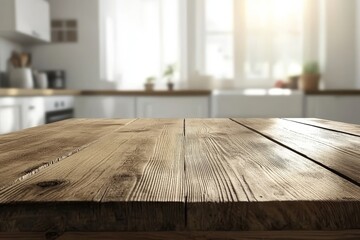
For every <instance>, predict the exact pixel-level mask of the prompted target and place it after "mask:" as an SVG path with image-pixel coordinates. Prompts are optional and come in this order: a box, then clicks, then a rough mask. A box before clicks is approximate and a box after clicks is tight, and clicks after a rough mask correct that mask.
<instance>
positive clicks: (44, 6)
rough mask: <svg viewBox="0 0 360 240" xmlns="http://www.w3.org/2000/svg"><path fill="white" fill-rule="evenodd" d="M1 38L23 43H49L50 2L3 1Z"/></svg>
mask: <svg viewBox="0 0 360 240" xmlns="http://www.w3.org/2000/svg"><path fill="white" fill-rule="evenodd" d="M0 36H2V37H6V38H9V39H11V40H14V41H17V42H22V43H36V42H49V41H50V7H49V2H48V1H46V0H1V1H0Z"/></svg>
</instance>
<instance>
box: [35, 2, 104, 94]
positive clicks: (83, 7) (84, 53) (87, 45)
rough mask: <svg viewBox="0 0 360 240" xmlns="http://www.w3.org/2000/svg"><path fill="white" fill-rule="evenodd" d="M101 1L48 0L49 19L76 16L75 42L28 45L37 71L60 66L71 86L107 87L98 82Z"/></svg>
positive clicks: (77, 87)
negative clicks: (76, 39) (76, 36)
mask: <svg viewBox="0 0 360 240" xmlns="http://www.w3.org/2000/svg"><path fill="white" fill-rule="evenodd" d="M99 1H100V0H76V1H74V0H50V1H49V2H50V13H51V18H52V19H77V20H78V30H79V35H78V42H77V43H50V44H46V45H39V46H35V47H32V48H31V51H32V53H33V56H34V59H33V66H34V67H35V68H37V69H40V70H54V69H62V70H66V73H67V80H68V81H67V86H68V88H72V89H104V88H110V87H111V86H108V84H107V82H103V81H100V42H99V41H100V34H99V32H100V30H99Z"/></svg>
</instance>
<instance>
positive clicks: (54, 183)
mask: <svg viewBox="0 0 360 240" xmlns="http://www.w3.org/2000/svg"><path fill="white" fill-rule="evenodd" d="M63 183H65V181H64V180H53V181H46V182H39V183H37V184H36V185H37V186H39V187H41V188H48V187H55V186H59V185H61V184H63Z"/></svg>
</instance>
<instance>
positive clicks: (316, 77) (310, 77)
mask: <svg viewBox="0 0 360 240" xmlns="http://www.w3.org/2000/svg"><path fill="white" fill-rule="evenodd" d="M320 78H321V75H320V74H303V75H302V76H301V77H300V81H299V89H300V90H303V91H317V90H319V83H320Z"/></svg>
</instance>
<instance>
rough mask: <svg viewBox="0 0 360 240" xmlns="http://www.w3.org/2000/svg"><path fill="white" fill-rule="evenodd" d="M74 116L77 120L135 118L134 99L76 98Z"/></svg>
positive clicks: (110, 97)
mask: <svg viewBox="0 0 360 240" xmlns="http://www.w3.org/2000/svg"><path fill="white" fill-rule="evenodd" d="M75 116H76V117H77V118H135V117H136V113H135V97H122V96H80V97H76V99H75Z"/></svg>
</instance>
